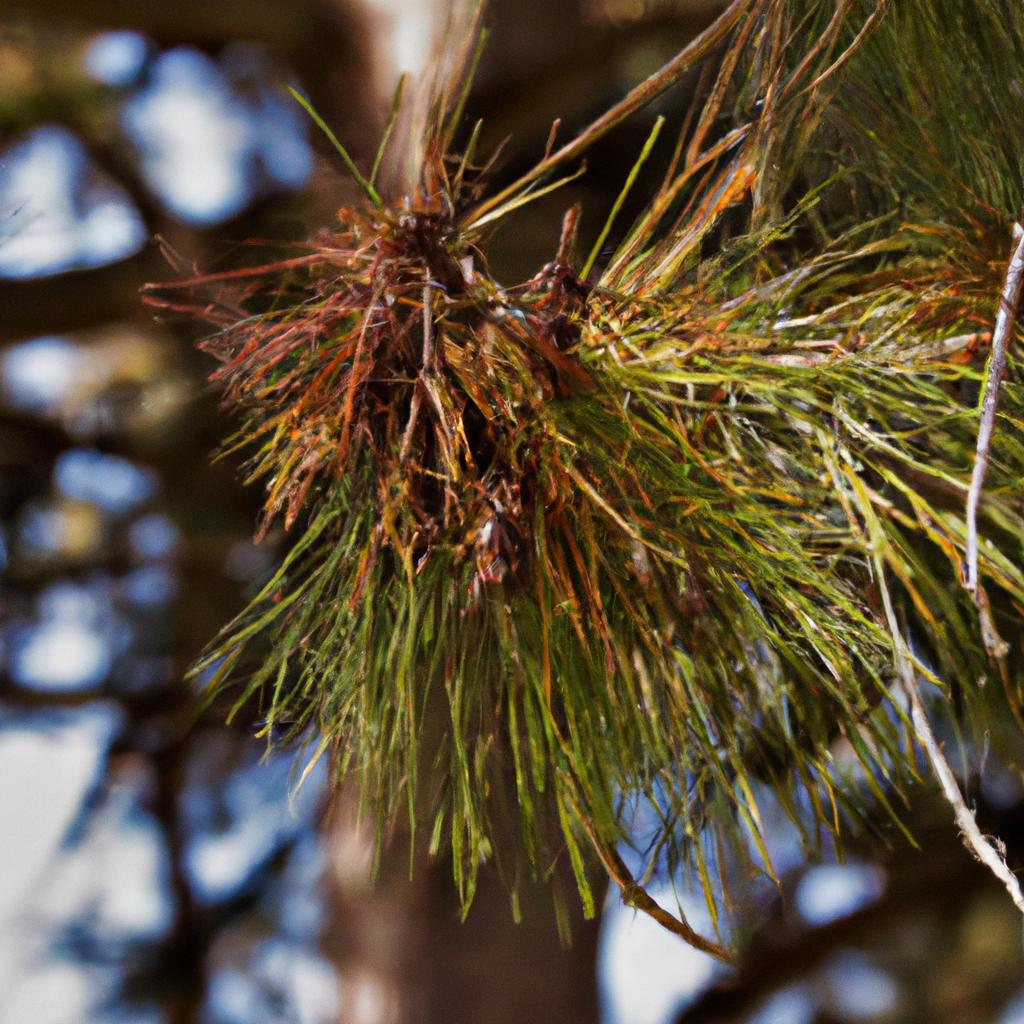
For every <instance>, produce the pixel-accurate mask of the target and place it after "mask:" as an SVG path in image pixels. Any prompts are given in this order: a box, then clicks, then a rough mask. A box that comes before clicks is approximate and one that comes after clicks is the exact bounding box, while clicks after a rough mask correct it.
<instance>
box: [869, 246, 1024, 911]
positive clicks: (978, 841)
mask: <svg viewBox="0 0 1024 1024" xmlns="http://www.w3.org/2000/svg"><path fill="white" fill-rule="evenodd" d="M1018 251H1020V250H1018ZM872 547H873V549H874V551H873V556H874V557H873V561H874V564H875V581H876V583H877V585H878V588H879V590H880V591H881V596H882V607H883V609H884V610H885V619H886V623H887V624H888V627H889V635H890V636H891V638H892V645H893V658H894V661H895V668H896V673H897V676H898V677H899V681H900V684H901V686H902V687H903V691H904V692H905V693H906V695H907V699H908V700H909V701H910V717H911V720H912V721H913V724H914V731H915V732H916V733H917V738H918V740H919V741H920V743H921V746H922V747H923V748H924V752H925V754H926V755H927V757H928V761H929V763H930V765H931V768H932V771H933V772H935V776H936V778H937V779H938V780H939V786H940V788H941V789H942V795H943V796H944V797H945V798H946V802H947V803H948V804H949V806H950V807H951V808H952V809H953V817H954V820H955V821H956V824H957V827H958V828H959V829H960V838H961V840H962V841H963V844H964V846H966V847H967V850H968V851H969V852H970V853H971V854H973V855H974V856H975V857H976V858H977V859H978V860H979V861H980V862H981V863H982V864H984V865H985V867H987V868H988V869H989V871H991V872H992V874H993V875H995V877H996V878H997V879H999V881H1000V882H1002V883H1003V886H1004V887H1005V889H1006V891H1007V892H1008V893H1009V894H1010V899H1011V900H1013V904H1014V906H1015V907H1017V909H1018V910H1019V911H1020V912H1021V913H1022V914H1024V893H1021V888H1020V883H1019V882H1018V881H1017V876H1016V875H1015V874H1014V873H1013V872H1012V871H1011V870H1010V868H1009V866H1008V865H1007V863H1006V860H1005V859H1004V854H1003V844H1002V842H1001V841H1000V840H998V839H996V840H995V841H993V840H992V839H990V838H989V837H988V836H986V835H985V834H984V833H983V832H982V831H981V829H980V828H978V822H977V819H976V818H975V817H974V813H973V812H972V811H971V809H970V808H969V807H968V806H967V801H966V800H964V796H963V793H961V792H960V786H959V784H958V783H957V781H956V775H954V774H953V769H952V768H951V767H950V766H949V761H947V760H946V755H945V754H944V753H943V751H942V747H941V745H940V744H939V741H938V740H937V739H936V738H935V733H934V732H932V727H931V723H930V722H929V721H928V715H927V713H926V712H925V709H924V701H923V700H922V699H921V691H920V689H919V687H918V685H917V666H916V663H915V661H914V656H913V653H912V652H911V650H910V647H909V646H908V644H907V641H906V639H905V638H904V636H903V633H902V631H901V630H900V628H899V624H898V622H897V619H896V610H895V608H894V607H893V603H892V596H891V595H890V593H889V587H888V584H887V583H886V579H885V562H884V558H883V556H882V552H881V545H880V544H879V541H878V539H877V538H874V539H873V541H872Z"/></svg>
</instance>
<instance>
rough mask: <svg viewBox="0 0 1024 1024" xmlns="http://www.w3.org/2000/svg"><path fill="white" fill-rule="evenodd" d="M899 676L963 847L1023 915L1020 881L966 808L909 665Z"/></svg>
mask: <svg viewBox="0 0 1024 1024" xmlns="http://www.w3.org/2000/svg"><path fill="white" fill-rule="evenodd" d="M903 675H904V679H903V689H904V690H905V691H906V693H907V696H908V697H909V698H910V715H911V718H912V720H913V722H914V730H915V731H916V732H917V738H918V739H919V740H920V741H921V746H922V747H924V752H925V753H926V754H927V755H928V760H929V762H930V763H931V766H932V771H934V772H935V775H936V777H937V778H938V780H939V785H940V786H941V787H942V795H943V796H944V797H945V798H946V802H947V803H948V804H949V805H950V807H952V808H953V817H954V819H955V820H956V824H957V827H958V828H959V829H960V836H961V838H962V839H963V842H964V846H966V847H967V849H968V850H970V852H971V853H973V854H974V856H975V857H977V858H978V860H980V861H981V863H982V864H984V865H985V867H987V868H988V869H989V871H991V872H992V874H993V875H995V876H996V878H998V879H999V881H1000V882H1002V883H1003V886H1004V888H1005V889H1006V891H1007V892H1008V893H1009V894H1010V899H1011V900H1013V902H1014V905H1015V906H1016V907H1017V909H1018V910H1019V911H1020V912H1021V913H1022V914H1024V894H1022V893H1021V888H1020V882H1019V881H1018V880H1017V876H1016V875H1015V874H1014V873H1013V872H1012V871H1011V870H1010V868H1009V865H1008V864H1007V863H1006V861H1005V860H1004V859H1003V854H1002V853H1001V851H1000V850H999V849H997V846H996V844H997V843H998V844H999V846H1002V843H1001V842H1000V841H999V840H998V839H996V840H992V839H990V838H989V837H988V836H986V835H985V834H984V833H983V832H982V831H981V829H980V828H978V822H977V819H976V818H975V817H974V814H973V812H972V811H971V809H970V808H969V807H968V806H967V802H966V801H965V800H964V796H963V793H961V792H960V786H959V785H958V783H957V781H956V776H955V775H954V774H953V769H952V768H951V767H950V765H949V761H947V760H946V755H945V754H944V753H943V751H942V747H941V746H940V744H939V742H938V740H936V738H935V733H933V732H932V727H931V723H930V722H929V721H928V715H927V713H926V712H925V709H924V702H923V701H922V700H921V691H920V690H919V689H918V687H917V680H916V678H915V674H914V670H913V666H910V668H909V671H908V672H905V673H904V674H903Z"/></svg>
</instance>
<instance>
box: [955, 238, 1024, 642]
mask: <svg viewBox="0 0 1024 1024" xmlns="http://www.w3.org/2000/svg"><path fill="white" fill-rule="evenodd" d="M1014 237H1015V239H1016V242H1017V246H1016V248H1015V249H1014V252H1013V256H1012V257H1011V258H1010V264H1009V266H1008V267H1007V269H1006V282H1005V284H1004V285H1003V292H1002V295H1001V296H1000V300H999V312H998V313H997V314H996V324H995V328H994V329H993V331H992V352H991V354H990V355H989V360H988V372H987V374H986V377H985V392H984V398H983V399H982V404H981V422H980V423H979V424H978V445H977V449H976V451H975V455H974V470H973V472H972V473H971V486H970V489H969V490H968V492H967V566H966V572H965V575H964V586H965V587H966V588H967V590H968V591H969V592H970V594H971V596H972V597H973V598H974V602H975V604H976V605H977V606H978V616H979V620H980V624H981V633H982V640H983V641H984V643H985V647H986V649H987V650H988V651H989V653H990V654H997V655H1001V654H1003V653H1005V647H1006V645H1005V644H1004V643H1003V641H1002V640H1000V638H999V634H998V633H997V632H996V629H995V626H994V624H993V623H992V619H991V616H990V615H989V612H988V602H987V601H986V599H985V593H984V590H983V588H982V587H981V585H980V582H979V579H978V505H979V503H980V502H981V494H982V489H983V488H984V486H985V472H986V471H987V469H988V459H989V450H990V448H991V445H992V434H993V432H994V430H995V425H996V412H997V410H998V408H999V385H1000V382H1001V381H1002V378H1003V372H1004V371H1005V369H1006V349H1007V346H1008V344H1009V341H1010V335H1011V333H1012V331H1013V324H1014V321H1015V320H1016V319H1017V309H1018V307H1019V305H1020V295H1021V288H1022V287H1024V229H1022V228H1021V226H1020V225H1019V224H1015V225H1014Z"/></svg>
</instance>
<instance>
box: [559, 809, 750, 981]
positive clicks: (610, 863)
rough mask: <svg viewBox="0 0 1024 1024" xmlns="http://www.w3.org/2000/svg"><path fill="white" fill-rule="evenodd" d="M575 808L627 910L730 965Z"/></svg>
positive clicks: (727, 956) (717, 947)
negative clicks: (635, 874)
mask: <svg viewBox="0 0 1024 1024" xmlns="http://www.w3.org/2000/svg"><path fill="white" fill-rule="evenodd" d="M574 803H575V802H574ZM575 809H576V813H577V817H578V818H579V820H580V822H581V823H582V825H583V828H584V830H585V831H586V833H587V838H588V839H589V840H590V844H591V846H592V847H593V848H594V852H595V853H596V854H597V856H598V859H599V860H600V861H601V865H602V867H603V868H604V869H605V871H606V872H607V873H608V877H609V878H610V879H611V880H612V881H613V882H614V883H615V884H616V885H617V886H618V887H619V892H620V893H621V895H622V902H623V903H624V904H625V905H626V906H627V907H632V908H633V909H634V910H639V911H641V912H642V913H644V914H647V916H648V917H651V918H653V919H654V920H655V921H657V922H658V924H660V925H661V926H662V928H664V929H666V931H670V932H672V934H673V935H678V936H679V938H681V939H682V940H683V941H684V942H686V943H687V944H688V945H690V946H693V948H694V949H698V950H700V951H701V952H702V953H707V954H708V955H709V956H712V957H714V958H715V959H716V960H719V961H720V962H722V963H724V964H731V963H732V962H733V958H732V956H731V955H730V953H729V951H728V950H727V949H725V947H723V946H720V945H719V944H718V943H717V942H712V941H711V940H710V939H706V938H705V937H704V936H703V935H701V934H700V933H699V932H696V931H694V930H693V928H692V927H691V926H690V925H689V924H688V923H687V921H686V920H685V919H684V918H682V917H676V916H675V915H674V914H671V913H669V911H667V910H666V909H665V908H664V907H663V906H661V904H660V903H658V902H657V900H655V899H654V897H653V896H651V894H650V893H649V892H648V891H647V890H646V889H645V888H644V887H643V886H642V885H640V883H639V882H637V880H636V879H635V878H634V877H633V874H632V872H631V871H630V870H629V868H628V867H626V863H625V861H623V859H622V858H621V857H620V856H619V854H618V851H616V850H615V849H609V848H607V847H606V846H605V844H604V843H602V842H601V840H600V839H598V837H597V833H596V832H595V830H594V827H593V826H592V825H591V823H590V822H589V821H588V820H587V818H586V817H585V816H584V815H583V814H582V813H581V812H580V810H579V808H578V807H576V808H575Z"/></svg>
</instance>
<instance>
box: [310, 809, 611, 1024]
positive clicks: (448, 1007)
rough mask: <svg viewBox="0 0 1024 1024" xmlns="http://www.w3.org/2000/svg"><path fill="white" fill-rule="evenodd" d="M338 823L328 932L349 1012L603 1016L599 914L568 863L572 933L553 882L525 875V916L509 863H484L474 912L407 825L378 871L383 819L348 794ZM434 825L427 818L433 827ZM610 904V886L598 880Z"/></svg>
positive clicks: (385, 1020) (415, 1016)
mask: <svg viewBox="0 0 1024 1024" xmlns="http://www.w3.org/2000/svg"><path fill="white" fill-rule="evenodd" d="M332 818H333V820H332V823H331V826H330V850H331V854H330V857H331V866H332V869H333V878H332V880H331V881H332V884H333V887H334V895H335V904H334V906H335V914H334V920H333V924H332V928H331V934H330V935H329V936H328V944H329V946H330V947H331V951H332V952H333V953H334V955H335V956H336V959H337V962H338V966H339V970H340V974H341V1007H342V1009H341V1019H340V1024H524V1022H529V1021H558V1022H559V1024H596V1022H597V1021H598V1019H599V1007H598V989H597V965H596V960H597V940H598V931H599V926H600V920H599V918H597V919H595V920H592V921H585V920H584V919H583V916H582V912H581V911H580V909H579V899H578V898H577V896H576V893H575V883H574V882H573V880H572V878H571V877H570V876H569V872H568V870H564V871H562V872H561V877H560V879H559V880H560V881H561V882H562V883H563V884H562V888H563V890H564V893H565V897H566V904H567V907H568V915H569V918H570V926H571V929H572V945H571V947H570V948H568V949H566V948H564V947H563V946H562V943H561V942H560V940H559V937H558V932H557V927H556V923H555V914H554V909H553V905H552V894H551V888H550V886H548V885H537V884H524V885H523V886H522V889H521V894H520V895H521V900H520V902H521V908H522V920H521V922H520V923H519V924H516V923H515V922H514V921H513V919H512V910H511V905H510V899H509V894H508V891H507V889H506V888H505V885H504V883H503V882H502V881H501V879H500V878H499V877H498V873H497V871H496V870H495V869H494V868H492V867H490V866H489V865H488V866H486V867H484V868H483V869H481V872H480V876H479V884H478V888H477V892H476V896H475V898H474V900H473V904H472V907H471V908H470V911H469V915H468V917H467V918H466V920H465V921H462V920H461V919H460V916H459V904H458V897H457V895H456V891H455V886H454V883H453V881H452V871H451V865H450V863H449V862H448V861H447V860H446V859H441V860H439V861H436V862H433V863H428V858H427V856H426V852H425V850H424V849H423V847H424V846H425V842H424V841H423V840H424V839H425V837H422V836H421V837H420V838H418V839H417V841H416V849H415V851H414V859H415V871H414V872H413V877H412V879H411V880H410V871H409V863H410V857H409V854H410V851H409V842H408V838H407V837H406V836H401V837H398V838H397V839H396V841H393V842H392V843H391V844H390V845H389V847H388V849H387V850H386V851H385V853H384V855H383V861H382V864H381V868H380V874H379V877H378V878H377V879H376V881H372V880H371V863H372V856H373V853H372V846H373V836H372V827H371V826H370V825H369V824H368V823H366V822H363V823H362V824H359V823H357V821H356V815H355V807H354V799H353V798H352V796H351V794H350V793H348V792H345V791H344V790H343V791H342V792H341V793H340V794H339V795H338V796H337V797H336V799H335V805H334V808H333V815H332ZM423 831H425V830H423ZM595 889H596V892H595V895H596V897H597V902H598V906H600V904H601V898H600V897H601V895H602V892H603V890H602V889H601V887H600V886H595Z"/></svg>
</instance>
